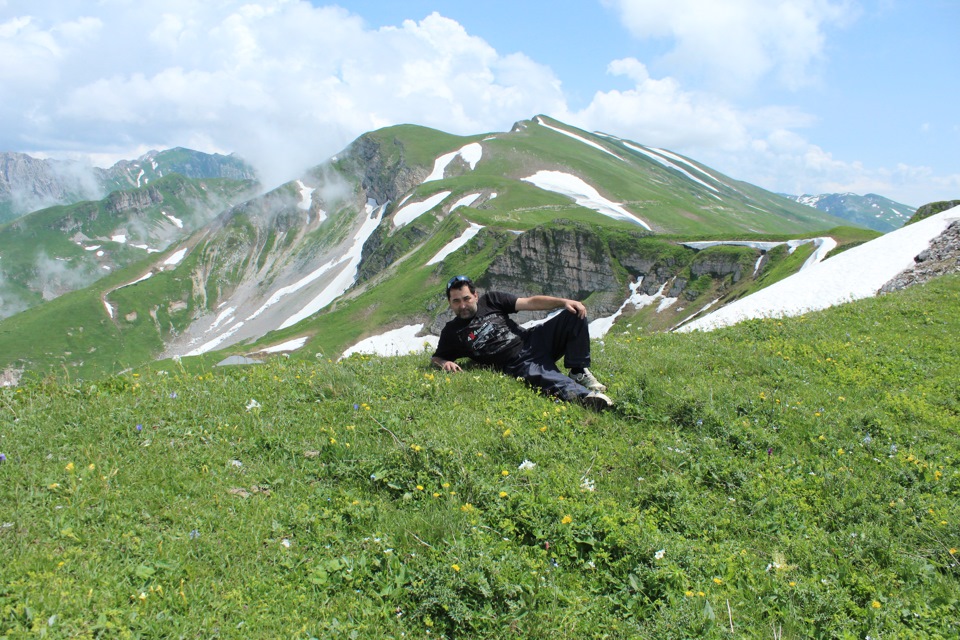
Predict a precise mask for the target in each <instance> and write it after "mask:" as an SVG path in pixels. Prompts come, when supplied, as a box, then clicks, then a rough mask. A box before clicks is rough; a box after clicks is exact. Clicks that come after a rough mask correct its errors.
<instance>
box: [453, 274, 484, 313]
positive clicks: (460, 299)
mask: <svg viewBox="0 0 960 640" xmlns="http://www.w3.org/2000/svg"><path fill="white" fill-rule="evenodd" d="M477 299H478V298H477V287H476V286H475V285H474V284H473V281H472V280H470V278H468V277H467V276H455V277H453V278H450V281H449V282H447V302H449V303H450V309H451V310H453V312H454V313H455V314H456V315H457V317H458V318H462V319H463V320H469V319H470V318H472V317H473V316H475V315H477Z"/></svg>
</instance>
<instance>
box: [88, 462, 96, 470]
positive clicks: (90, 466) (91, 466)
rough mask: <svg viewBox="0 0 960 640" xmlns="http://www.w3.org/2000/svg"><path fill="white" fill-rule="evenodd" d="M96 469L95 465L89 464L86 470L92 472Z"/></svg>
mask: <svg viewBox="0 0 960 640" xmlns="http://www.w3.org/2000/svg"><path fill="white" fill-rule="evenodd" d="M96 468H97V466H96V465H95V464H93V463H92V462H91V463H90V464H89V465H87V470H88V471H93V470H94V469H96Z"/></svg>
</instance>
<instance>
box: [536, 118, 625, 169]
mask: <svg viewBox="0 0 960 640" xmlns="http://www.w3.org/2000/svg"><path fill="white" fill-rule="evenodd" d="M537 124H539V125H540V126H541V127H546V128H547V129H550V130H551V131H556V132H557V133H562V134H563V135H565V136H568V137H570V138H573V139H574V140H579V141H580V142H582V143H583V144H585V145H589V146H591V147H593V148H594V149H599V150H600V151H603V152H604V153H606V154H607V155H611V156H613V157H614V158H616V159H617V160H620V161H622V162H626V160H624V159H623V158H621V157H620V156H618V155H617V154H615V153H614V152H613V151H610V150H609V149H607V148H606V147H604V146H602V145H599V144H597V143H596V142H594V141H592V140H587V139H586V138H584V137H583V136H578V135H577V134H575V133H572V132H570V131H566V130H564V129H560V128H559V127H554V126H551V125H549V124H547V123H546V122H544V121H543V120H542V119H540V118H537Z"/></svg>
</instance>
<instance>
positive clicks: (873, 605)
mask: <svg viewBox="0 0 960 640" xmlns="http://www.w3.org/2000/svg"><path fill="white" fill-rule="evenodd" d="M870 606H871V607H873V608H874V609H879V608H880V607H881V606H882V605H881V604H880V603H879V602H877V601H876V600H874V601H873V602H872V603H871V604H870Z"/></svg>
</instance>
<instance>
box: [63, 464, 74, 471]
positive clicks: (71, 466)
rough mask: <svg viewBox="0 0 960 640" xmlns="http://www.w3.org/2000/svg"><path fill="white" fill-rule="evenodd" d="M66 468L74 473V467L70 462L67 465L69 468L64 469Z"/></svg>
mask: <svg viewBox="0 0 960 640" xmlns="http://www.w3.org/2000/svg"><path fill="white" fill-rule="evenodd" d="M64 468H65V469H66V470H67V471H69V472H70V473H73V468H74V467H73V463H72V462H68V463H67V466H66V467H64Z"/></svg>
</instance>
